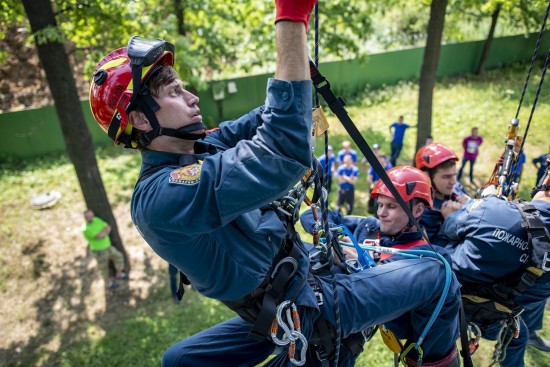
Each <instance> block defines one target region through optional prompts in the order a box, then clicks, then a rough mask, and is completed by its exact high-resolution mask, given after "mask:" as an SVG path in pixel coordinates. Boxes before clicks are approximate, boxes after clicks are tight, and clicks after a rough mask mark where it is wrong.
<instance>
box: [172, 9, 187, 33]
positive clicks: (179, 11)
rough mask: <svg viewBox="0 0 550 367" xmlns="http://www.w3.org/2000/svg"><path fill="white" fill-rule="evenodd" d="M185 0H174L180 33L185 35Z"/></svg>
mask: <svg viewBox="0 0 550 367" xmlns="http://www.w3.org/2000/svg"><path fill="white" fill-rule="evenodd" d="M182 1H183V0H174V11H175V13H176V18H177V19H178V34H179V35H181V36H184V37H185V21H184V18H183V3H182Z"/></svg>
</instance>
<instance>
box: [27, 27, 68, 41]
mask: <svg viewBox="0 0 550 367" xmlns="http://www.w3.org/2000/svg"><path fill="white" fill-rule="evenodd" d="M33 37H34V39H35V40H36V43H37V44H39V45H45V44H47V43H64V42H65V41H66V40H67V39H66V37H65V34H64V33H63V30H61V28H59V27H54V26H47V27H46V28H43V29H41V30H39V31H36V32H34V33H33Z"/></svg>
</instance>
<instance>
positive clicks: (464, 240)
mask: <svg viewBox="0 0 550 367" xmlns="http://www.w3.org/2000/svg"><path fill="white" fill-rule="evenodd" d="M531 203H532V204H533V205H534V206H535V207H536V208H537V209H538V212H539V215H540V218H541V220H542V221H543V223H544V224H545V225H546V228H547V229H549V230H550V195H549V192H548V187H546V191H545V190H540V191H539V192H538V193H537V194H536V195H535V196H534V197H533V200H532V201H531ZM522 222H523V221H522V217H521V215H520V213H519V211H518V209H517V208H516V206H515V205H513V204H511V203H510V202H508V201H506V200H505V199H501V198H497V197H496V196H488V197H486V198H483V199H480V200H475V201H473V202H470V203H468V204H466V205H464V207H462V208H461V209H459V210H458V211H456V212H454V213H452V214H451V215H449V216H448V217H447V218H446V219H445V222H444V223H443V226H442V228H441V232H440V235H443V236H444V238H446V239H447V240H448V241H450V243H449V246H448V249H449V251H451V256H452V259H453V271H454V272H455V274H456V275H457V277H458V279H459V281H460V283H461V284H463V285H465V284H469V283H472V282H482V283H486V284H493V283H498V282H500V281H503V280H507V279H508V280H510V278H511V277H513V276H514V275H517V274H518V273H519V274H521V270H522V269H523V268H524V267H525V265H526V263H527V260H528V255H529V254H528V242H527V233H526V230H525V229H524V228H523V227H522ZM549 295H550V277H549V275H548V274H546V275H543V276H542V277H541V278H539V279H538V280H537V282H536V283H535V286H534V287H533V288H532V289H530V288H528V289H527V290H526V291H525V292H524V293H523V294H522V295H520V296H519V297H518V296H516V301H517V302H518V303H519V304H523V305H524V306H526V308H530V307H533V306H536V305H537V304H539V303H540V302H545V301H546V299H547V298H548V296H549ZM466 317H467V319H468V318H469V319H470V321H471V319H472V315H469V314H467V315H466ZM475 322H476V324H479V325H478V326H480V327H481V328H482V332H483V331H485V332H484V334H483V337H486V338H488V339H491V340H494V339H496V337H497V333H498V331H499V329H500V326H499V324H498V323H497V324H492V325H483V321H480V320H475ZM484 328H487V330H484ZM528 332H529V329H528V326H527V325H526V324H525V322H523V321H522V322H521V326H520V334H519V337H518V338H513V339H512V341H511V343H510V345H509V346H508V348H507V350H506V359H505V360H504V361H503V362H502V363H501V366H516V367H517V366H519V367H521V366H524V361H523V356H524V353H525V346H526V344H527V339H528Z"/></svg>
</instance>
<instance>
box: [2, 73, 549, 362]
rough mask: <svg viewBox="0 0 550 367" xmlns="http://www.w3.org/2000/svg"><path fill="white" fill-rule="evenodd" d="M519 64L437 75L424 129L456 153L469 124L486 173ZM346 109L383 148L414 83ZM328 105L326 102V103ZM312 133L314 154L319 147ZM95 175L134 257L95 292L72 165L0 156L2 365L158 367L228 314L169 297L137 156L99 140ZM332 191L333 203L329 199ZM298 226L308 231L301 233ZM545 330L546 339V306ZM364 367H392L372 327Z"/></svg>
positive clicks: (334, 128)
mask: <svg viewBox="0 0 550 367" xmlns="http://www.w3.org/2000/svg"><path fill="white" fill-rule="evenodd" d="M526 70H527V67H526V66H525V65H521V66H517V67H512V68H508V69H505V70H499V71H492V72H489V73H487V74H486V76H484V77H482V78H478V77H461V78H454V79H445V80H443V81H441V82H440V83H438V85H437V88H436V90H435V97H434V106H433V110H434V116H433V131H432V132H433V134H432V135H433V136H434V139H435V141H436V142H442V143H445V144H448V145H450V146H451V147H453V148H455V149H456V151H457V154H459V155H461V154H462V148H461V141H462V138H463V137H464V136H466V135H468V134H469V132H470V130H471V128H472V127H474V126H477V127H478V128H479V132H480V134H481V135H482V136H483V137H484V139H485V140H484V143H483V145H482V146H481V148H480V149H481V155H480V157H479V159H478V162H477V164H476V179H477V180H478V182H480V183H481V182H483V181H484V180H486V179H487V178H488V177H489V175H490V173H491V171H492V169H493V167H494V164H495V161H496V159H497V157H498V155H499V154H500V153H501V152H502V150H503V148H504V145H503V141H504V138H505V135H506V132H507V126H508V123H509V121H510V119H511V118H513V117H514V116H515V112H516V109H517V106H518V102H519V97H520V93H521V88H522V87H523V82H524V79H525V73H526ZM535 73H536V75H534V76H533V77H532V78H531V83H530V88H529V90H528V92H527V94H526V96H525V99H524V102H523V107H522V110H521V113H520V123H521V128H522V131H523V129H524V128H525V125H526V122H527V120H528V116H529V113H530V110H531V104H532V102H533V99H534V90H535V86H536V84H537V83H538V80H539V76H538V75H540V69H535ZM547 90H548V88H546V89H543V93H542V94H541V96H540V98H539V106H538V108H537V111H536V113H535V115H534V118H533V121H532V125H531V131H530V134H529V136H528V138H527V142H526V145H525V151H526V154H527V164H526V166H525V172H524V176H523V179H522V185H521V186H520V195H521V197H523V198H528V195H527V193H528V192H529V191H530V189H531V187H532V185H533V183H534V177H535V169H534V167H532V165H531V164H530V161H531V159H532V158H534V157H536V156H538V155H540V154H542V153H545V152H547V151H548V149H549V146H548V145H549V143H548V130H549V128H550V122H548V119H547V118H546V116H549V115H550V104H549V101H550V96H549V93H548V91H547ZM347 99H348V101H347V104H348V106H347V109H348V112H349V114H350V116H351V117H352V119H353V120H354V121H355V123H356V124H357V125H358V127H359V129H360V130H361V131H362V132H363V133H364V135H365V137H366V139H367V141H368V142H369V144H371V145H372V144H373V143H379V144H380V145H381V147H382V151H384V152H386V153H389V133H388V126H389V124H390V123H392V122H393V121H394V120H395V119H396V118H397V116H398V115H404V116H405V121H407V122H409V123H411V124H416V101H417V86H416V85H415V84H412V83H402V84H400V85H397V86H388V87H385V88H382V89H380V90H376V91H370V90H366V91H365V92H364V93H362V95H361V96H358V97H354V98H347ZM325 112H326V111H325ZM327 114H328V115H329V120H330V122H331V129H330V144H332V145H333V146H334V147H335V150H338V149H339V147H340V144H341V142H342V141H343V140H345V139H348V138H347V136H346V134H345V133H344V130H343V128H342V127H341V126H340V124H339V123H338V122H337V121H336V120H335V119H334V117H333V116H331V115H330V114H329V113H327ZM415 134H416V132H415V130H409V131H407V134H406V141H405V147H404V150H403V152H402V156H401V159H400V161H399V163H400V164H407V163H410V162H411V161H412V157H413V153H414V152H413V150H414V141H415ZM322 145H323V140H322V139H319V141H318V144H317V150H316V152H318V153H320V152H321V150H322V149H323V146H322ZM98 160H99V164H100V169H101V172H102V177H103V180H104V184H105V187H106V190H107V192H108V195H109V197H110V200H111V203H112V205H113V208H114V211H115V216H116V218H117V223H118V227H119V231H120V232H121V236H122V238H123V241H124V243H125V246H126V247H127V250H128V252H129V254H130V258H131V261H132V267H133V268H132V275H131V280H130V281H129V283H128V284H127V285H126V284H125V285H123V287H121V289H119V290H117V291H116V292H111V293H108V294H104V292H103V289H101V287H100V279H99V276H98V273H97V270H96V269H95V263H94V262H93V261H91V260H90V257H89V256H88V255H87V253H86V250H85V247H86V244H85V242H84V241H83V240H82V238H81V235H80V224H81V221H82V218H81V212H82V210H83V209H84V203H83V199H82V196H81V193H80V190H79V188H78V183H77V181H76V178H75V174H74V168H73V167H72V165H71V164H70V163H69V162H68V160H67V159H66V158H64V157H41V158H39V159H36V160H33V161H27V162H4V163H2V164H1V165H0V207H1V210H2V213H5V214H3V215H2V219H0V292H2V296H3V299H4V301H3V302H2V305H1V306H0V315H1V317H0V319H1V320H0V330H2V334H3V338H1V339H3V341H0V365H5V366H18V367H22V366H62V367H69V366H75V367H76V366H97V367H99V366H130V365H132V366H151V367H152V366H158V365H159V364H160V362H159V361H160V356H161V355H162V352H163V350H165V349H166V348H167V347H168V346H170V345H171V344H172V343H174V342H176V341H178V340H181V339H183V338H185V337H187V336H189V335H192V334H194V333H196V332H198V331H200V330H202V329H204V328H206V327H209V326H210V325H213V324H216V323H218V322H220V321H222V320H225V319H227V318H230V317H232V313H231V312H230V311H228V310H227V309H226V308H225V307H223V306H221V305H220V304H219V303H218V302H216V301H212V300H209V299H206V298H204V297H202V296H199V295H198V294H196V293H195V292H193V291H192V290H189V291H188V292H187V293H186V295H185V298H184V300H183V302H182V304H181V305H175V304H173V303H172V301H171V298H170V295H169V290H168V285H167V267H166V263H164V262H162V261H161V260H159V258H158V257H157V256H156V255H155V254H154V253H152V251H151V250H150V249H149V248H148V247H147V245H146V244H145V243H144V242H143V241H142V240H141V238H140V237H139V235H138V233H137V231H136V230H135V228H134V227H133V225H132V224H131V221H130V219H129V200H130V196H131V193H132V188H133V185H134V182H135V179H136V177H137V173H138V170H139V161H140V159H139V155H138V154H136V153H135V152H131V151H128V150H123V149H121V148H115V147H108V148H102V149H98ZM365 177H366V172H365V170H364V169H363V170H362V171H361V176H360V181H359V184H358V191H357V195H358V198H357V205H356V210H355V213H354V214H357V215H366V198H367V183H366V178H365ZM50 190H58V191H60V192H62V193H63V198H62V200H61V201H60V202H59V203H58V205H56V206H55V207H54V208H51V209H49V210H45V211H36V210H32V209H30V208H29V205H28V201H29V200H30V198H31V197H32V196H33V195H36V194H39V193H42V192H47V191H50ZM333 195H334V194H331V196H330V202H331V205H332V204H333V203H334V201H335V197H334V196H333ZM304 236H305V235H304ZM545 321H546V325H547V326H546V327H545V329H544V330H543V331H542V333H541V334H542V335H544V336H545V337H547V338H550V327H549V326H548V325H550V320H548V316H546V320H545ZM492 345H493V344H492V343H491V342H487V341H483V342H482V346H481V348H480V349H479V350H478V352H477V353H476V355H475V358H474V361H475V365H476V366H487V365H489V364H490V358H491V353H492ZM357 365H358V366H361V367H373V366H392V365H393V356H392V354H391V352H390V351H389V350H388V349H387V348H386V347H385V346H384V345H383V343H382V342H381V340H380V337H379V336H378V335H377V336H375V337H374V339H373V340H372V341H371V342H369V343H368V344H367V345H366V347H365V352H364V353H363V354H362V356H361V357H360V360H359V362H358V364H357ZM526 365H527V366H531V367H535V366H548V365H550V355H549V354H544V353H540V352H538V351H536V350H534V349H532V348H528V350H527V355H526Z"/></svg>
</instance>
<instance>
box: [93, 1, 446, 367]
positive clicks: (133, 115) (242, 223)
mask: <svg viewBox="0 0 550 367" xmlns="http://www.w3.org/2000/svg"><path fill="white" fill-rule="evenodd" d="M314 4H315V1H312V0H310V1H295V0H277V1H276V25H275V35H276V49H277V68H276V72H275V76H274V78H271V79H270V80H269V81H268V83H267V96H266V102H265V105H264V106H261V107H258V108H256V109H254V110H252V111H250V112H249V113H248V114H246V115H244V116H242V117H241V118H239V119H237V120H235V121H228V122H224V123H222V124H220V126H219V128H218V129H216V130H215V131H211V132H209V133H208V134H206V133H205V126H204V124H203V123H202V117H201V114H200V109H199V107H198V103H199V99H198V98H197V97H196V96H194V95H193V94H191V93H190V92H189V91H187V90H186V89H185V88H184V87H183V83H182V82H181V81H180V80H179V79H178V77H177V74H176V73H175V72H174V69H173V68H172V65H173V62H174V52H175V50H174V47H173V46H172V45H171V44H169V43H167V42H165V41H162V40H144V39H141V38H138V37H133V38H132V39H131V40H130V41H129V43H128V47H126V48H122V49H119V50H116V51H113V52H111V53H110V54H108V55H107V56H106V57H105V58H104V59H103V60H102V61H101V62H100V63H99V64H98V65H97V67H96V69H95V71H94V75H93V78H92V82H91V87H90V105H91V109H92V113H93V115H94V118H95V119H96V120H97V122H98V123H99V125H100V126H101V127H102V128H103V129H104V130H105V132H107V134H108V135H109V136H110V137H111V138H112V139H113V140H114V141H115V142H118V143H121V144H123V145H125V146H126V147H129V148H139V149H140V150H141V154H142V160H143V163H142V168H141V172H140V176H139V179H138V182H137V183H136V186H135V190H134V194H133V197H132V203H131V215H132V220H133V222H134V223H135V225H136V227H137V229H138V231H139V233H140V234H141V235H142V237H143V238H144V239H145V240H146V242H147V243H148V244H149V245H150V246H151V248H152V249H153V250H154V251H155V252H156V253H157V254H158V255H159V256H161V257H162V258H163V259H164V260H166V261H167V262H169V263H170V264H173V265H174V266H175V267H177V268H178V269H179V270H180V271H181V272H182V273H184V274H185V275H186V276H187V278H188V280H189V281H190V282H191V284H192V285H193V288H194V289H195V290H196V291H197V292H199V293H200V294H202V295H204V296H206V297H210V298H213V299H217V300H219V301H221V302H223V303H224V304H225V305H227V306H228V307H229V308H231V309H232V310H234V311H235V312H237V314H238V315H239V316H238V317H235V318H233V319H231V320H227V321H225V322H222V323H221V324H219V325H216V326H213V327H212V328H210V329H207V330H204V331H203V332H200V333H198V334H196V335H194V336H191V337H189V338H187V339H185V340H182V341H180V342H178V343H176V344H174V345H173V346H172V347H170V348H169V349H168V350H167V351H166V352H165V353H164V355H163V358H162V366H210V367H212V366H228V365H231V366H237V365H238V366H241V365H245V366H253V365H257V364H258V363H261V362H262V361H263V360H265V359H266V358H267V357H268V356H269V355H270V354H271V353H273V352H274V350H275V346H276V345H275V344H276V343H275V342H277V343H278V345H279V344H280V347H281V348H283V349H285V351H286V353H279V354H277V355H276V356H275V357H274V358H273V359H271V360H270V361H269V362H268V364H269V365H278V366H283V365H291V364H292V363H295V362H297V363H301V362H305V363H307V365H309V366H317V365H320V362H319V361H318V359H317V356H319V358H325V357H324V356H323V355H322V353H320V352H319V351H320V350H322V349H323V348H322V347H327V346H329V345H330V344H331V343H334V342H335V340H331V335H336V334H335V333H331V331H330V330H331V328H332V329H333V330H335V326H334V325H336V318H335V303H334V298H333V289H332V276H322V275H314V274H312V272H311V271H310V267H311V265H310V260H309V252H308V250H307V248H306V246H305V244H304V243H302V242H301V241H300V239H299V237H298V236H297V234H296V233H295V232H294V231H293V226H292V225H293V223H292V222H290V221H289V219H288V218H287V217H285V215H284V213H282V212H281V211H279V210H277V208H275V206H274V205H270V204H271V203H273V202H274V201H275V200H276V199H279V198H281V197H283V196H286V195H287V194H288V192H289V190H290V189H291V188H293V187H294V185H295V184H296V183H297V182H299V181H300V179H301V178H302V177H303V176H304V174H305V173H306V171H307V170H308V169H309V168H310V166H311V163H312V157H311V148H310V145H309V141H310V139H309V137H310V135H311V118H312V83H311V80H310V70H309V64H308V50H307V42H306V29H307V24H308V19H309V14H310V12H311V9H312V8H313V6H314ZM397 263H398V262H395V264H393V263H390V264H387V265H385V266H383V267H379V268H378V267H377V268H374V269H372V270H370V271H369V272H364V273H357V274H351V275H348V274H338V275H335V276H336V277H337V279H336V280H337V283H336V284H338V290H337V291H338V294H339V295H340V297H339V310H340V312H341V314H340V315H341V317H340V319H341V320H340V321H341V327H340V329H339V330H341V336H342V345H341V346H340V345H335V346H334V347H335V348H334V352H333V353H332V354H328V353H327V354H328V356H326V358H327V359H330V358H332V359H335V358H336V352H337V351H338V350H339V351H340V354H339V357H340V358H339V360H338V362H339V365H340V366H351V365H353V363H354V361H355V358H356V356H357V355H358V353H359V352H360V350H361V348H359V349H351V347H349V345H351V344H346V343H345V342H346V341H347V340H348V339H349V338H351V337H353V336H354V335H358V334H360V333H361V332H362V331H363V330H365V329H367V328H369V327H370V326H372V325H377V324H380V323H383V322H386V321H389V320H392V319H395V318H396V317H398V316H400V315H403V314H404V313H407V312H411V311H413V310H415V311H416V312H417V313H418V315H419V317H420V318H421V315H431V314H432V312H433V311H434V309H435V308H436V306H437V302H438V295H439V294H440V293H441V292H442V290H443V289H444V279H442V278H441V277H440V273H441V268H442V265H440V264H439V263H437V262H435V261H430V260H429V259H422V260H403V261H402V262H399V264H397ZM436 264H437V265H436ZM411 274H417V275H418V278H420V274H422V282H420V284H419V282H414V283H413V282H407V281H403V280H402V278H408V277H410V275H411ZM389 290H391V292H389ZM456 291H457V285H455V286H454V287H453V290H452V292H451V295H455V296H456ZM456 311H457V304H456V297H454V298H453V297H451V296H449V297H448V300H446V302H445V304H444V307H443V310H442V311H441V315H445V317H449V318H450V320H452V316H451V315H452V314H456ZM287 312H288V313H289V314H291V313H292V315H293V316H294V318H292V319H290V321H289V319H288V318H286V317H282V316H281V315H282V314H285V315H286V313H287ZM277 315H279V317H276V316H277ZM298 319H299V322H298ZM274 320H275V322H276V325H279V324H280V325H279V326H277V327H278V328H279V329H283V330H285V328H286V330H288V332H286V337H284V336H283V333H281V332H278V331H277V329H275V332H274V335H271V330H272V329H270V327H271V326H272V322H273V321H274ZM266 321H267V322H266ZM325 321H326V322H325ZM321 324H323V325H328V326H327V330H328V331H327V332H322V331H320V326H319V325H321ZM418 325H420V322H419V323H418ZM453 330H454V328H452V330H451V332H452V331H453ZM315 335H320V336H321V338H320V339H322V340H321V341H318V339H316V338H315ZM446 335H447V333H446ZM452 336H453V334H452V333H449V334H448V335H447V337H452ZM323 339H325V340H323ZM326 339H328V342H326ZM435 342H436V341H435V340H433V341H426V342H425V345H426V348H428V349H429V352H427V351H426V349H425V351H426V352H425V358H424V361H426V362H432V361H438V360H440V359H442V358H446V357H447V356H448V355H449V353H451V352H452V350H448V349H447V347H445V348H443V349H439V348H435V349H434V348H430V345H431V344H432V343H435ZM356 344H357V343H356ZM359 344H360V343H359ZM437 345H439V342H438V343H437ZM338 347H339V348H338ZM360 347H361V345H360ZM294 351H295V352H294ZM304 360H305V361H304Z"/></svg>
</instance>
